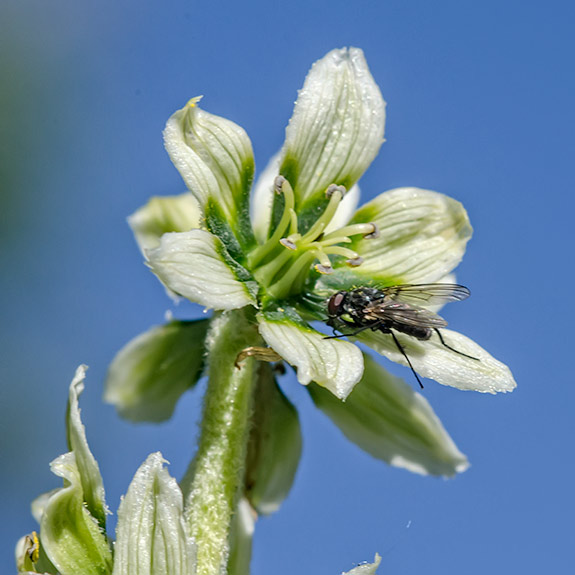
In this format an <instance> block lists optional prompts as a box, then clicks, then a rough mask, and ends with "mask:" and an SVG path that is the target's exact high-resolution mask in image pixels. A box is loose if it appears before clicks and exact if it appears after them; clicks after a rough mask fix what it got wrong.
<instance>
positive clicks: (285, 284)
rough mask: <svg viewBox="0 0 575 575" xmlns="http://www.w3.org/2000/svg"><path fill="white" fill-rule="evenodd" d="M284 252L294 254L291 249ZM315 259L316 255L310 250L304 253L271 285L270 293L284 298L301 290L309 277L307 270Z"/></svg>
mask: <svg viewBox="0 0 575 575" xmlns="http://www.w3.org/2000/svg"><path fill="white" fill-rule="evenodd" d="M284 254H285V255H287V256H292V253H291V252H289V251H285V252H284ZM314 259H315V257H314V255H313V254H312V253H310V252H307V253H304V254H302V255H301V256H300V257H299V258H297V259H296V260H295V262H294V263H293V265H292V266H291V267H290V268H289V269H288V270H287V273H285V274H284V275H282V276H281V278H280V279H278V281H276V282H275V283H274V284H272V285H271V286H270V287H269V289H268V291H269V293H270V294H272V295H273V296H274V297H276V298H278V299H282V298H285V297H286V296H287V295H289V294H290V293H293V292H294V291H295V292H296V293H297V292H298V291H299V290H301V288H302V287H303V283H304V282H305V279H306V277H307V270H309V268H310V266H311V264H312V262H313V260H314Z"/></svg>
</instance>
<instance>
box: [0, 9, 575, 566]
mask: <svg viewBox="0 0 575 575" xmlns="http://www.w3.org/2000/svg"><path fill="white" fill-rule="evenodd" d="M574 16H575V9H574V8H573V7H572V4H571V3H569V2H566V1H563V2H562V1H547V2H536V1H529V2H519V1H512V0H509V1H506V2H496V1H494V0H486V1H484V2H480V3H478V2H471V1H465V0H463V1H461V0H460V1H455V0H453V1H439V2H425V1H423V0H418V1H410V0H403V1H400V0H393V1H385V0H384V1H376V0H373V1H363V0H358V1H356V2H349V1H347V2H343V1H339V0H331V1H327V0H318V1H315V2H314V1H309V0H308V1H307V2H303V1H300V0H295V1H292V2H290V3H289V4H285V5H280V4H279V3H273V2H259V1H254V2H245V3H236V2H229V1H227V2H223V1H219V0H213V1H211V2H207V1H206V2H195V1H188V2H184V1H180V0H175V1H172V2H170V3H167V2H159V1H151V2H135V1H133V0H125V1H123V2H113V1H110V0H102V1H101V2H98V3H96V2H93V3H88V2H72V1H71V0H61V1H57V0H54V1H52V2H50V3H46V2H42V1H40V0H18V1H15V0H4V2H2V6H1V7H0V71H1V73H2V78H3V82H2V86H3V87H2V90H1V93H0V104H1V106H0V155H1V156H0V186H1V193H0V222H1V228H0V238H1V241H2V247H1V249H0V264H1V270H2V271H1V277H0V281H1V283H2V308H3V310H2V317H3V319H2V325H1V326H0V330H1V332H0V337H1V339H2V346H1V348H0V356H1V363H0V376H1V378H2V379H1V381H2V384H1V388H0V431H1V440H0V441H1V443H0V448H1V450H2V461H3V464H2V470H1V472H0V488H1V490H2V513H3V518H4V519H3V521H2V527H1V530H2V531H1V537H0V553H1V554H2V557H1V559H0V561H1V563H2V564H3V565H6V566H7V567H6V569H4V571H6V572H11V571H10V569H12V550H13V545H14V543H15V542H16V540H17V538H18V537H19V536H20V535H21V534H24V533H26V532H28V531H30V530H31V529H33V528H34V522H33V519H32V517H31V516H30V514H29V511H28V508H29V502H30V501H31V499H32V498H34V497H35V496H36V495H37V494H39V493H41V492H43V491H46V490H48V489H50V488H53V487H56V486H57V485H58V482H57V479H56V478H55V477H53V476H52V475H51V474H50V472H49V468H48V464H49V462H50V461H51V460H52V459H53V458H55V457H56V456H57V455H59V454H60V453H62V452H63V451H64V449H65V437H64V421H63V416H64V412H65V401H66V396H67V387H68V384H69V381H70V380H71V378H72V375H73V373H74V370H75V367H76V365H77V364H79V363H87V364H88V365H90V371H89V373H88V380H87V390H86V392H85V394H84V396H83V397H82V413H83V417H84V422H85V424H86V426H87V431H88V438H89V441H90V444H91V447H92V450H93V452H94V453H95V455H96V457H97V458H98V460H99V462H100V465H101V468H102V472H103V475H104V481H105V484H106V489H107V498H108V502H109V505H110V507H111V508H112V509H116V508H117V505H118V502H119V498H120V495H121V494H122V493H124V492H125V490H126V488H127V485H128V483H129V481H130V478H131V477H132V475H133V473H134V472H135V471H136V469H137V467H138V466H139V465H140V463H141V462H142V461H143V460H144V458H145V457H146V455H147V454H148V453H150V452H152V451H156V450H161V451H162V453H163V454H164V456H165V457H166V459H168V460H169V461H170V462H171V467H170V470H171V473H172V474H173V475H175V476H176V477H179V476H180V475H181V474H182V473H183V471H184V469H185V467H186V465H187V462H188V460H189V458H190V456H191V454H192V450H193V445H194V438H195V434H196V431H197V423H196V422H197V420H198V416H199V407H200V394H199V393H197V392H196V393H195V394H188V395H186V396H185V398H184V399H183V401H182V402H181V404H180V405H179V407H178V410H177V413H176V416H175V418H174V419H173V420H172V421H171V422H169V423H168V424H164V425H161V426H146V425H143V426H142V425H141V426H133V425H130V424H127V423H125V422H123V421H121V420H120V419H119V418H118V417H117V416H116V414H115V413H114V411H113V409H112V408H111V407H109V406H107V405H104V404H103V403H102V401H101V393H102V382H103V379H104V377H105V373H106V368H107V365H108V364H109V362H110V360H111V359H112V357H113V356H114V353H115V352H116V351H117V350H118V349H119V348H120V347H121V346H122V345H123V344H125V343H126V342H127V341H128V340H129V339H131V338H132V337H134V336H135V335H137V334H138V333H140V332H142V331H144V330H146V329H147V328H149V327H150V326H151V325H154V324H158V323H161V322H162V321H163V318H164V313H165V311H166V310H167V309H169V308H170V302H169V301H168V300H167V298H166V297H165V294H164V291H163V288H162V286H161V285H160V284H159V282H157V281H156V280H155V278H154V277H153V276H152V275H151V274H150V272H149V271H148V270H147V269H146V268H145V266H144V265H143V264H142V261H141V256H140V255H139V253H138V251H137V248H136V246H135V243H134V241H133V239H132V237H131V232H130V231H129V229H128V227H127V225H126V222H125V218H126V217H127V215H129V214H130V213H131V212H133V211H134V210H135V209H136V208H138V207H139V206H140V205H141V204H143V203H144V202H145V201H146V200H147V198H148V197H149V196H151V195H163V194H174V193H179V192H181V191H183V183H182V181H181V179H180V177H179V175H178V173H177V171H176V170H175V168H173V167H172V165H171V164H170V161H169V159H168V156H167V154H166V153H165V151H164V149H163V143H162V136H161V131H162V128H163V125H164V123H165V121H166V120H167V118H168V117H169V115H170V114H171V113H172V112H173V111H174V110H176V109H177V108H180V107H181V106H182V105H183V104H184V103H185V102H186V101H187V100H188V99H189V98H190V97H192V96H196V95H199V94H203V95H204V100H203V102H202V104H203V106H204V108H205V109H207V110H208V111H210V112H213V113H216V114H219V115H222V116H225V117H228V118H230V119H232V120H233V121H235V122H237V123H238V124H240V125H242V126H243V127H244V128H245V129H246V130H247V131H248V133H249V134H250V137H251V138H252V142H253V145H254V151H255V154H256V165H257V167H258V168H260V169H261V168H263V167H264V166H265V164H266V162H267V160H268V158H269V157H270V156H271V155H272V154H273V153H274V152H275V151H276V150H277V149H278V148H279V147H280V145H281V143H282V140H283V133H284V132H283V131H284V128H285V125H286V123H287V121H288V119H289V117H290V115H291V110H292V107H293V102H294V100H295V98H296V95H297V90H298V89H299V88H300V87H301V85H302V83H303V79H304V77H305V74H306V72H307V70H308V68H309V66H310V65H311V64H312V62H313V61H314V60H316V59H318V58H320V57H321V56H323V55H324V54H325V53H326V52H328V51H329V50H330V49H332V48H335V47H342V46H349V45H353V46H358V47H360V48H362V49H363V50H364V51H365V54H366V57H367V60H368V62H369V65H370V68H371V71H372V73H373V76H374V77H375V79H376V81H377V82H378V83H379V85H380V87H381V90H382V93H383V96H384V98H385V99H386V101H387V103H388V108H387V111H388V121H387V127H386V139H387V141H386V143H385V144H384V145H383V147H382V150H381V152H380V155H379V157H378V158H377V159H376V160H375V161H374V163H373V165H372V166H371V168H370V169H369V171H368V172H367V173H366V175H365V176H364V178H363V179H362V181H361V184H362V190H363V193H364V197H365V198H366V199H368V198H371V197H374V196H375V195H376V194H378V193H380V192H382V191H384V190H386V189H390V188H393V187H397V186H405V185H413V186H419V187H423V188H428V189H433V190H436V191H439V192H443V193H446V194H448V195H450V196H453V197H455V198H456V199H458V200H460V201H461V202H463V204H464V205H465V206H466V208H467V210H468V212H469V215H470V219H471V222H472V224H473V226H474V228H475V235H474V238H473V239H472V241H471V242H470V244H469V247H468V251H467V254H466V256H465V258H464V261H463V263H462V264H461V265H460V267H459V268H458V270H457V273H458V280H459V281H460V282H461V283H463V284H465V285H467V286H469V287H470V289H471V291H472V294H473V295H472V297H471V298H470V299H469V300H467V301H466V302H465V303H462V304H458V305H456V306H449V307H448V308H446V310H445V315H446V317H447V319H448V320H449V321H450V323H451V325H453V327H454V328H455V329H457V330H458V331H462V332H465V333H466V334H468V335H469V336H471V337H473V338H474V339H475V340H476V341H478V342H479V343H480V344H481V345H483V346H484V347H485V348H487V349H488V350H489V351H490V352H492V353H493V354H494V355H495V356H496V357H497V358H499V359H501V360H502V361H504V362H506V363H507V364H508V365H509V366H510V367H511V369H512V370H513V372H514V374H515V377H516V380H517V382H518V388H517V390H516V391H515V392H513V393H512V394H510V395H507V396H496V397H492V396H482V395H478V394H473V393H470V392H460V391H457V390H454V389H450V388H445V387H442V386H440V385H438V384H435V383H433V382H431V381H428V382H427V383H426V386H425V390H424V391H423V393H424V394H425V396H426V397H427V399H429V401H430V402H431V403H432V405H433V407H434V409H435V410H436V412H437V413H438V414H439V415H440V417H441V419H442V421H443V423H444V425H445V426H446V428H447V429H448V431H449V432H450V434H451V435H452V437H453V438H454V440H455V441H456V443H457V445H458V447H459V448H460V449H461V450H462V451H463V452H464V453H466V454H467V456H468V457H469V459H470V461H471V464H472V466H471V468H470V469H469V470H468V471H467V472H466V473H465V474H463V475H461V476H459V477H457V478H456V479H455V480H450V481H444V480H438V479H432V478H422V477H419V476H414V475H411V474H409V473H408V472H405V471H402V470H398V469H392V468H390V467H387V466H386V465H385V464H383V463H381V462H378V461H375V460H373V459H372V458H370V457H369V456H368V455H366V454H364V453H362V452H360V451H359V450H358V449H357V448H356V447H355V446H354V445H352V444H350V443H348V442H347V440H345V438H343V437H342V436H341V434H340V433H339V431H338V430H337V429H336V428H335V427H333V426H332V424H331V423H330V422H329V421H328V420H327V419H326V418H325V417H324V416H322V415H321V414H320V413H319V412H316V411H315V410H314V408H313V406H312V405H311V402H310V401H309V398H308V397H307V394H305V393H304V390H302V389H300V388H299V384H297V382H296V381H295V379H294V378H293V377H292V376H290V377H287V378H286V379H285V380H284V382H283V383H284V386H283V387H284V389H285V391H286V393H287V394H288V395H289V396H290V398H291V399H292V401H293V402H294V403H295V404H296V405H297V406H298V408H299V409H300V413H301V419H302V426H303V431H304V454H303V459H302V464H301V467H300V469H299V472H298V476H297V479H296V484H295V486H294V489H293V492H292V494H291V496H290V498H289V499H288V500H287V501H286V502H285V503H284V505H283V507H282V509H281V511H280V512H279V513H278V514H277V515H274V516H272V517H271V518H267V519H263V520H261V521H260V522H259V523H258V526H257V532H256V540H255V547H254V557H253V573H254V574H255V575H258V574H263V573H267V572H269V570H270V569H273V572H274V573H276V574H277V575H283V574H288V573H289V574H291V573H314V574H317V575H324V574H325V575H334V574H337V573H339V572H341V571H342V570H347V569H349V568H351V567H352V566H353V565H354V563H356V562H358V561H361V560H366V559H372V557H373V555H374V553H375V552H376V551H377V552H379V553H380V554H381V555H382V557H383V559H382V565H381V568H380V572H381V573H393V574H394V575H407V574H415V573H421V572H423V571H425V572H427V573H433V574H435V573H441V574H442V575H443V574H445V573H458V574H459V573H466V574H467V575H475V574H483V573H485V572H489V573H492V574H497V573H523V574H530V573H541V572H551V573H553V572H555V573H560V572H566V571H567V569H568V565H570V564H571V561H570V555H571V553H570V551H569V549H570V548H571V546H572V544H573V526H572V521H571V513H572V511H573V507H574V501H573V499H574V496H573V489H572V485H571V484H572V481H571V478H572V476H573V473H574V472H575V465H574V463H573V459H572V458H571V457H570V456H569V454H570V453H573V437H574V433H573V432H574V423H573V422H574V420H575V418H574V417H573V404H574V400H575V388H574V386H573V380H574V378H573V369H572V367H571V366H570V364H569V358H570V357H571V353H572V350H571V343H572V341H573V335H572V332H573V328H572V325H573V323H574V321H575V318H574V317H573V315H574V314H573V304H572V299H573V298H572V296H571V294H570V288H571V285H572V284H573V279H574V274H573V239H572V231H571V229H572V218H573V210H574V207H575V205H574V201H573V190H574V189H575V185H574V184H575V175H574V171H573V167H572V165H573V157H574V154H573V152H574V151H575V144H574V139H573V137H572V130H573V126H574V125H575V114H574V112H573V101H574V100H575V90H574V88H575V81H574V78H573V65H572V59H573V51H574V45H573V40H572V22H573V18H574ZM175 313H176V315H177V316H178V317H198V316H199V315H200V314H201V310H199V309H198V308H197V307H194V306H192V305H191V304H188V305H185V304H184V305H180V306H179V307H178V308H177V309H176V310H175ZM382 362H383V363H384V365H386V366H387V367H390V366H389V362H386V361H385V360H382ZM390 370H392V371H393V372H394V373H397V374H400V375H402V376H403V377H405V378H406V379H407V380H408V381H409V382H410V383H415V382H414V381H413V377H412V375H411V374H410V373H409V371H408V370H407V369H404V368H400V367H396V366H391V367H390Z"/></svg>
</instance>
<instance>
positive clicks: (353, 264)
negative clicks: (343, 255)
mask: <svg viewBox="0 0 575 575" xmlns="http://www.w3.org/2000/svg"><path fill="white" fill-rule="evenodd" d="M345 263H346V264H347V265H348V266H350V267H352V268H356V267H358V266H360V265H361V264H362V263H363V258H362V257H361V256H357V257H356V258H350V259H348V260H345Z"/></svg>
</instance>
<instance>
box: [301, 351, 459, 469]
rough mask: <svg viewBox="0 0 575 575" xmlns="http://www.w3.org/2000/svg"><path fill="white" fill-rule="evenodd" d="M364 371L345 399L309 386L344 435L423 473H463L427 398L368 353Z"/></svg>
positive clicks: (379, 455) (390, 460)
mask: <svg viewBox="0 0 575 575" xmlns="http://www.w3.org/2000/svg"><path fill="white" fill-rule="evenodd" d="M364 363H365V371H364V372H363V377H362V378H361V381H360V382H359V383H358V384H357V385H356V386H355V388H354V390H353V391H352V392H351V394H350V395H349V397H348V398H347V400H346V401H345V402H341V401H339V400H338V399H337V398H335V397H334V396H333V395H332V394H330V393H327V392H326V391H325V390H323V389H322V388H320V387H319V386H317V385H310V386H309V387H308V390H309V392H310V394H311V396H312V398H313V400H314V402H315V404H316V406H317V407H319V408H320V409H321V410H322V411H323V412H324V413H325V414H326V415H327V416H328V417H329V418H330V419H331V420H332V421H333V422H334V423H335V424H336V425H337V426H338V427H339V428H340V429H341V431H342V432H343V433H344V435H345V436H346V437H347V438H348V439H349V440H350V441H353V442H354V443H355V444H357V445H358V446H359V447H361V449H363V450H365V451H367V452H368V453H369V454H371V455H373V457H376V458H377V459H382V460H383V461H386V462H387V463H389V464H391V465H394V466H396V467H403V468H404V469H407V470H409V471H413V472H415V473H421V474H423V475H427V474H431V475H444V476H452V475H455V474H456V473H457V472H461V471H465V469H467V467H468V463H467V458H466V457H465V455H463V454H462V453H461V452H460V451H459V450H458V449H457V447H456V445H455V443H454V442H453V440H452V439H451V437H449V435H448V433H447V432H446V431H445V429H444V427H443V425H442V424H441V421H440V420H439V418H438V417H437V415H435V413H434V411H433V409H432V408H431V406H430V405H429V403H428V401H427V400H426V399H425V398H424V397H423V396H422V395H420V394H419V393H416V392H415V391H413V389H412V388H411V387H410V386H409V385H408V384H407V383H405V382H404V381H403V380H402V379H400V378H398V377H395V376H393V375H391V374H390V373H388V372H387V371H386V370H385V369H383V367H381V366H380V365H378V364H377V363H376V362H375V361H374V360H373V359H372V358H370V357H369V356H368V355H364Z"/></svg>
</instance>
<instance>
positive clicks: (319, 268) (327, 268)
mask: <svg viewBox="0 0 575 575" xmlns="http://www.w3.org/2000/svg"><path fill="white" fill-rule="evenodd" d="M315 269H316V270H317V271H318V272H319V273H320V274H324V275H328V274H330V273H332V272H333V268H332V267H331V266H323V265H321V264H316V265H315Z"/></svg>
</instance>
